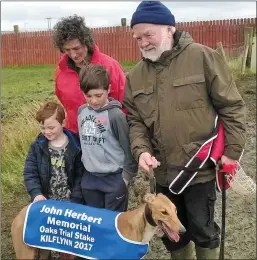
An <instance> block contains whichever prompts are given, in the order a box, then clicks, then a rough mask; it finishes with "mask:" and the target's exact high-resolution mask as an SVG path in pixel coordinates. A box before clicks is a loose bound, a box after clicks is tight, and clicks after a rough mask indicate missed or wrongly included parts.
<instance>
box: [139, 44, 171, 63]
mask: <svg viewBox="0 0 257 260" xmlns="http://www.w3.org/2000/svg"><path fill="white" fill-rule="evenodd" d="M168 50H171V43H170V42H169V41H167V40H166V41H165V40H163V41H162V42H161V44H160V45H159V46H158V47H154V48H153V49H152V50H150V51H146V50H144V49H141V48H140V51H141V53H142V55H143V57H144V58H146V59H149V60H151V61H157V60H158V59H159V58H160V57H161V55H162V53H163V52H165V51H168Z"/></svg>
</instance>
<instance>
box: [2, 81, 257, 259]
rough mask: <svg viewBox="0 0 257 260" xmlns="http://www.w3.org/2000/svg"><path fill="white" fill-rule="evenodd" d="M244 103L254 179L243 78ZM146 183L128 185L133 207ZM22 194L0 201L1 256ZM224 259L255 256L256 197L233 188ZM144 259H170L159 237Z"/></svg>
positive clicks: (252, 100) (249, 91) (8, 246)
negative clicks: (13, 199)
mask: <svg viewBox="0 0 257 260" xmlns="http://www.w3.org/2000/svg"><path fill="white" fill-rule="evenodd" d="M237 86H238V88H239V91H240V93H241V94H242V96H243V98H244V100H245V102H246V105H247V144H246V149H245V153H244V155H243V158H242V161H241V164H242V166H243V167H244V170H245V171H246V173H247V174H248V175H250V176H251V177H252V178H253V179H254V180H256V79H255V78H253V77H250V78H245V79H242V80H240V81H238V82H237ZM147 186H148V182H146V181H144V179H143V178H142V177H141V175H139V176H138V177H137V178H136V179H135V180H134V184H133V185H132V186H131V187H130V204H129V205H130V207H132V208H134V207H136V206H137V204H138V201H139V198H140V197H141V196H142V195H143V194H144V192H145V190H146V189H147ZM217 197H218V199H217V204H216V212H215V216H216V221H217V223H219V224H220V222H221V194H220V193H218V194H217ZM27 202H28V198H27V196H26V195H25V194H21V196H18V197H17V200H16V201H13V202H12V203H8V204H4V203H2V221H1V226H2V229H1V235H2V238H1V241H2V243H1V259H14V258H15V257H14V253H13V248H12V243H11V238H10V223H11V221H12V219H13V217H14V216H15V215H16V214H17V213H18V211H19V210H20V209H21V208H22V207H23V206H24V205H26V203H27ZM226 219H227V222H226V240H225V242H226V243H225V256H226V259H256V196H253V197H250V198H247V199H246V198H242V197H241V196H238V195H237V194H236V193H235V192H234V191H233V190H229V191H228V194H227V216H226ZM146 259H170V256H169V254H168V252H167V251H166V249H165V248H164V246H163V245H162V243H161V240H160V238H158V237H157V236H156V237H154V239H153V240H152V242H151V244H150V250H149V253H148V255H147V256H146Z"/></svg>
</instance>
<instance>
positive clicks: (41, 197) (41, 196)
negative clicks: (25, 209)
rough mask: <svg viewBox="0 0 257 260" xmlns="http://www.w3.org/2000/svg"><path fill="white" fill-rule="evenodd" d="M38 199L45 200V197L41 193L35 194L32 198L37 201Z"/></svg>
mask: <svg viewBox="0 0 257 260" xmlns="http://www.w3.org/2000/svg"><path fill="white" fill-rule="evenodd" d="M40 200H46V198H45V197H44V196H43V195H37V196H36V197H35V199H34V200H33V202H37V201H40Z"/></svg>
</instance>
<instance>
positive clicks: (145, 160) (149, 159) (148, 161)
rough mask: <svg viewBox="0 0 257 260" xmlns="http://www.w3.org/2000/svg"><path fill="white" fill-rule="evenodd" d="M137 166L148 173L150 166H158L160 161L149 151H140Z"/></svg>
mask: <svg viewBox="0 0 257 260" xmlns="http://www.w3.org/2000/svg"><path fill="white" fill-rule="evenodd" d="M138 163H139V166H140V167H141V168H143V169H144V170H145V171H147V172H148V173H149V171H150V168H157V167H158V166H160V162H158V161H157V160H156V158H155V157H154V156H151V154H150V153H147V152H145V153H141V154H140V156H139V162H138Z"/></svg>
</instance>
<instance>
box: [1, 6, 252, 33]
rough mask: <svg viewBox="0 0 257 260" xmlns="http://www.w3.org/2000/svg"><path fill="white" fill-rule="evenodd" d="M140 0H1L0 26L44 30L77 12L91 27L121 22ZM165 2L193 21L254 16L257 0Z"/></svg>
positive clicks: (180, 17) (178, 17)
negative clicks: (19, 0) (41, 0)
mask: <svg viewBox="0 0 257 260" xmlns="http://www.w3.org/2000/svg"><path fill="white" fill-rule="evenodd" d="M139 3H140V1H134V2H132V1H130V2H129V1H126V2H111V1H105V2H99V1H95V2H92V1H91V2H86V1H85V2H82V1H81V2H70V1H69V2H54V1H51V2H47V1H46V2H36V1H35V2H1V30H2V31H12V30H13V25H15V24H18V25H19V27H20V30H33V29H35V30H39V29H41V30H44V29H47V28H48V22H47V19H46V18H47V17H51V18H52V19H51V27H53V25H54V24H55V23H56V21H58V19H59V18H60V17H63V16H68V15H73V14H78V15H81V16H84V17H85V20H86V22H87V24H88V25H89V26H91V27H97V26H115V25H120V19H121V18H122V17H125V18H127V24H128V25H129V22H130V19H131V16H132V14H133V12H134V11H135V9H136V7H137V6H138V4H139ZM164 3H165V4H166V6H167V7H168V8H169V9H170V10H171V12H172V13H173V14H174V16H175V18H176V21H178V22H181V21H196V20H214V19H231V18H248V17H256V2H254V1H252V2H171V1H165V2H164Z"/></svg>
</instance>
